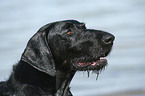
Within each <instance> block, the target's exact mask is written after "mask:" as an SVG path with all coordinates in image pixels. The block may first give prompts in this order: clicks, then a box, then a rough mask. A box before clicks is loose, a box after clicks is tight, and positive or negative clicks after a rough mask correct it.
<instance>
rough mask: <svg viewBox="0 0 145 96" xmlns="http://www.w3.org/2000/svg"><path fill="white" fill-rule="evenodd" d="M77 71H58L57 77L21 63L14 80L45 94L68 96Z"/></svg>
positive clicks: (16, 68) (16, 67) (16, 66)
mask: <svg viewBox="0 0 145 96" xmlns="http://www.w3.org/2000/svg"><path fill="white" fill-rule="evenodd" d="M75 72H76V71H70V72H64V71H61V70H57V71H56V76H54V77H53V76H50V75H48V74H46V73H44V72H41V71H39V70H37V69H35V68H33V67H32V66H31V65H29V64H28V63H26V62H24V61H21V60H20V62H19V63H18V64H17V65H15V66H14V78H15V79H14V80H16V81H17V82H20V83H21V84H27V85H32V86H35V87H37V88H39V89H40V90H41V91H43V92H44V93H46V94H47V93H50V94H55V96H66V94H68V91H69V84H70V82H71V80H72V78H73V76H74V74H75Z"/></svg>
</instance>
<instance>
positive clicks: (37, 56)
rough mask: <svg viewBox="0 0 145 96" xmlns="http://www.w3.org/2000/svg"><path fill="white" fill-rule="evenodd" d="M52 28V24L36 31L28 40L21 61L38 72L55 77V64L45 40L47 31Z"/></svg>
mask: <svg viewBox="0 0 145 96" xmlns="http://www.w3.org/2000/svg"><path fill="white" fill-rule="evenodd" d="M52 27H53V24H48V25H45V26H43V27H41V28H40V29H39V30H38V32H37V33H36V34H35V35H34V36H33V37H32V38H31V39H30V40H29V42H28V44H27V47H26V49H25V51H24V53H23V54H22V57H21V60H23V61H25V62H26V63H28V64H30V65H31V66H33V67H34V68H36V69H38V70H39V71H42V72H45V73H47V74H49V75H51V76H55V74H56V70H55V64H54V61H53V58H52V54H51V51H50V48H49V46H48V40H47V35H48V31H49V30H50V28H52Z"/></svg>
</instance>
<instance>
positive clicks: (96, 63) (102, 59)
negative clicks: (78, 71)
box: [77, 57, 107, 67]
mask: <svg viewBox="0 0 145 96" xmlns="http://www.w3.org/2000/svg"><path fill="white" fill-rule="evenodd" d="M104 63H107V59H106V57H100V58H99V59H96V60H95V61H90V62H87V61H79V62H78V64H77V65H78V66H79V67H88V66H92V67H93V66H94V67H95V66H103V65H104ZM101 64H103V65H101Z"/></svg>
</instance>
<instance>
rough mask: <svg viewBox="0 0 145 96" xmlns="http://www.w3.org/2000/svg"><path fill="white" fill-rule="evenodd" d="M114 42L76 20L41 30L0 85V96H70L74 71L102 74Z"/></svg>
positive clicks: (48, 25)
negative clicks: (7, 77)
mask: <svg viewBox="0 0 145 96" xmlns="http://www.w3.org/2000/svg"><path fill="white" fill-rule="evenodd" d="M114 38H115V37H114V36H113V35H112V34H110V33H108V32H104V31H101V30H94V29H87V28H86V27H85V24H84V23H80V22H78V21H76V20H65V21H59V22H53V23H49V24H47V25H45V26H43V27H41V28H40V29H39V30H38V32H37V33H36V34H35V35H34V36H33V37H32V38H31V39H30V40H29V42H28V44H27V47H26V49H25V50H24V52H23V54H22V56H21V59H20V61H19V62H18V63H17V64H16V65H14V67H13V72H12V73H11V76H10V77H9V79H8V80H7V81H4V82H1V83H0V96H72V94H71V92H70V88H69V84H70V82H71V80H72V78H73V76H74V74H75V73H76V71H88V72H89V71H95V72H99V71H100V70H102V69H103V68H104V67H105V66H106V65H107V60H106V58H105V57H106V56H107V55H108V54H109V53H110V51H111V48H112V46H113V41H114ZM97 74H98V73H97Z"/></svg>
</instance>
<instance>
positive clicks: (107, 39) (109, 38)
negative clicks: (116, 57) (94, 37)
mask: <svg viewBox="0 0 145 96" xmlns="http://www.w3.org/2000/svg"><path fill="white" fill-rule="evenodd" d="M114 39H115V37H114V36H113V35H112V34H105V35H104V36H103V38H102V41H103V42H104V43H105V44H111V43H113V41H114Z"/></svg>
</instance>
